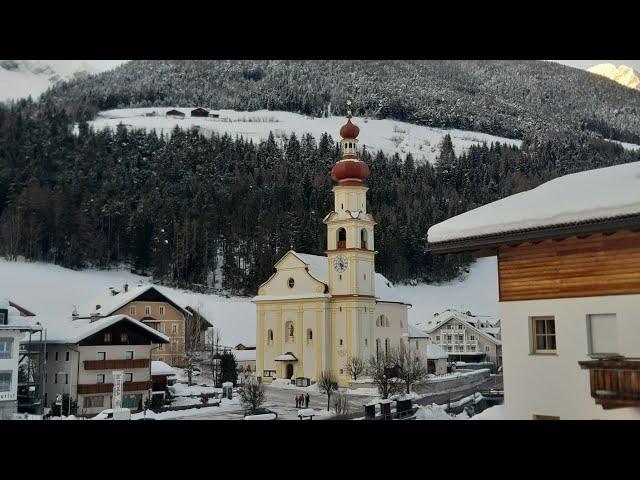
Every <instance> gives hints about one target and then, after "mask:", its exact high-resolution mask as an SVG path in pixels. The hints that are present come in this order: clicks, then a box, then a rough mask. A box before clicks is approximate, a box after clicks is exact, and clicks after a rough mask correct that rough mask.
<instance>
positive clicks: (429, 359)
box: [402, 325, 449, 375]
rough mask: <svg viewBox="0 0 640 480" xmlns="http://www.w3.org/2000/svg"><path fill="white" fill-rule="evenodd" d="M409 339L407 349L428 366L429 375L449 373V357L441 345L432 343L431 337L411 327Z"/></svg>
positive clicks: (408, 333)
mask: <svg viewBox="0 0 640 480" xmlns="http://www.w3.org/2000/svg"><path fill="white" fill-rule="evenodd" d="M407 337H408V339H409V343H408V347H407V348H409V349H410V350H412V351H415V352H416V353H417V354H418V356H419V357H420V358H421V359H422V361H423V362H424V363H425V365H426V366H427V373H431V374H433V375H443V374H445V373H447V360H448V359H449V355H448V354H447V352H445V351H444V350H443V349H442V348H441V347H440V346H439V345H436V344H434V343H432V341H431V338H429V335H427V334H426V333H425V332H423V331H422V330H420V329H419V328H416V327H414V326H413V325H409V328H408V331H407ZM402 346H404V345H402Z"/></svg>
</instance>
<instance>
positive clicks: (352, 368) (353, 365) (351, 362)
mask: <svg viewBox="0 0 640 480" xmlns="http://www.w3.org/2000/svg"><path fill="white" fill-rule="evenodd" d="M366 366H367V365H366V363H365V361H364V360H363V359H362V358H361V357H354V356H352V355H349V356H348V357H347V361H346V362H345V364H344V368H345V370H346V371H347V373H348V374H349V376H350V377H351V378H353V379H354V380H358V377H359V376H362V375H363V374H364V372H365V370H366Z"/></svg>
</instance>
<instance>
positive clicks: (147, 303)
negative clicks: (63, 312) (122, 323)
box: [74, 284, 212, 367]
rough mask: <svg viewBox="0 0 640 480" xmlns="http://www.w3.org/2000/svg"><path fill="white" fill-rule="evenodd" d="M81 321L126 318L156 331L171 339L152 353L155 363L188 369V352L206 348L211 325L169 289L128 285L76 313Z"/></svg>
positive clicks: (110, 289)
mask: <svg viewBox="0 0 640 480" xmlns="http://www.w3.org/2000/svg"><path fill="white" fill-rule="evenodd" d="M74 314H75V316H77V317H78V318H85V319H87V318H88V319H91V318H94V317H108V316H111V315H126V316H128V317H131V318H134V319H136V320H138V321H140V322H142V323H144V324H145V325H148V326H150V327H151V328H153V329H155V330H157V331H158V332H160V333H162V334H163V335H166V336H167V337H168V338H169V343H168V344H163V343H160V344H158V345H157V347H158V348H156V349H154V350H153V352H152V359H153V360H158V361H163V362H165V363H167V364H169V365H172V366H177V367H184V366H186V355H185V353H186V350H187V349H188V348H189V343H190V338H191V337H192V336H195V337H196V338H195V339H194V341H193V342H192V345H191V347H193V348H195V349H202V348H203V347H204V339H205V332H206V330H207V328H209V327H210V326H212V325H211V323H210V322H209V321H208V320H207V319H206V318H205V317H204V316H203V315H202V314H201V313H200V312H198V311H197V310H196V309H194V308H192V307H191V306H189V305H187V304H185V303H184V302H182V301H181V300H180V299H178V298H175V296H174V295H172V292H171V291H170V290H169V289H166V288H162V287H158V286H155V285H138V286H136V287H130V286H129V285H128V284H125V285H123V286H122V288H121V289H119V290H116V289H115V288H113V287H112V288H109V289H108V290H107V291H106V292H105V293H103V294H102V295H99V296H98V297H97V298H95V299H94V300H93V301H91V302H89V303H87V304H85V305H83V306H81V307H80V308H78V309H77V310H76V312H74Z"/></svg>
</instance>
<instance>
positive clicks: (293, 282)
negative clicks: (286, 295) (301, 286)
mask: <svg viewBox="0 0 640 480" xmlns="http://www.w3.org/2000/svg"><path fill="white" fill-rule="evenodd" d="M295 284H296V281H295V280H294V279H293V278H289V280H287V285H289V288H293V286H294V285H295Z"/></svg>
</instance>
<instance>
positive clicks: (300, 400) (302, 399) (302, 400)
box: [296, 393, 309, 408]
mask: <svg viewBox="0 0 640 480" xmlns="http://www.w3.org/2000/svg"><path fill="white" fill-rule="evenodd" d="M302 407H304V408H309V394H308V393H306V394H302V393H301V394H300V395H296V408H302Z"/></svg>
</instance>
